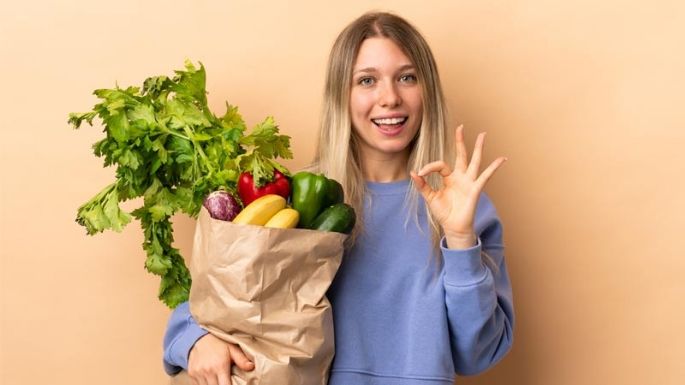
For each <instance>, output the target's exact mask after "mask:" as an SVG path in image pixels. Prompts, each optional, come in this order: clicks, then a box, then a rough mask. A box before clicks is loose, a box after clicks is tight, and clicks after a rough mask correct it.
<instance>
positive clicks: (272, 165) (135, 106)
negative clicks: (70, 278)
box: [69, 61, 292, 308]
mask: <svg viewBox="0 0 685 385" xmlns="http://www.w3.org/2000/svg"><path fill="white" fill-rule="evenodd" d="M175 72H176V75H175V76H174V77H173V78H169V77H166V76H156V77H150V78H148V79H146V80H145V82H144V83H143V87H142V89H140V88H137V87H128V88H126V89H123V88H119V87H118V86H117V87H115V88H114V89H98V90H95V91H94V94H95V95H96V96H97V97H98V98H99V99H100V100H101V101H100V103H98V104H96V105H95V106H94V107H93V110H92V111H90V112H86V113H72V114H69V123H70V124H72V125H73V126H74V128H79V127H80V126H81V124H82V123H83V122H84V121H85V122H87V123H88V124H90V125H91V126H92V125H93V119H95V118H96V117H99V118H100V119H101V120H102V123H103V125H104V132H105V138H104V139H102V140H100V141H98V142H96V143H95V144H94V145H93V150H94V153H95V155H96V156H98V157H102V158H104V166H105V167H107V166H111V165H114V166H115V167H116V173H115V177H116V180H115V181H114V182H113V183H112V184H110V185H108V186H107V187H105V188H104V189H103V190H102V191H101V192H100V193H98V194H97V195H95V196H94V197H93V198H92V199H90V200H89V201H88V202H86V203H85V204H84V205H82V206H81V207H79V209H78V213H77V217H76V222H78V223H79V224H80V225H82V226H84V227H85V228H86V230H87V233H88V234H90V235H93V234H97V233H99V232H102V231H104V230H106V229H111V230H115V231H121V230H122V229H123V228H124V227H125V226H126V225H127V224H128V223H129V222H130V221H131V219H132V217H135V218H137V219H138V220H140V224H141V227H142V229H143V233H144V241H143V245H142V246H143V249H144V250H145V252H146V254H147V259H146V261H145V268H146V269H147V270H148V271H149V272H151V273H153V274H156V275H159V276H160V277H161V283H160V288H159V294H158V295H159V299H160V300H162V301H163V302H164V303H165V304H166V305H167V306H169V307H171V308H174V307H176V306H177V305H178V304H180V303H182V302H184V301H186V300H187V299H188V293H189V290H190V285H191V279H190V274H189V273H188V269H187V267H186V266H185V264H184V260H183V257H182V256H181V254H180V252H179V250H178V249H176V248H174V247H173V246H172V244H173V241H174V238H173V228H172V223H171V220H170V219H171V216H173V215H174V214H175V213H177V212H182V213H185V214H187V215H189V216H191V217H196V216H197V214H198V213H199V211H200V208H201V207H202V202H203V200H204V198H205V197H206V196H207V195H208V194H209V193H210V192H212V191H215V190H220V189H224V190H227V191H229V192H231V193H234V194H235V188H236V181H237V179H238V175H239V174H240V173H241V172H243V171H249V172H251V173H252V175H253V176H254V178H255V183H257V184H258V185H261V184H264V183H267V182H268V181H269V180H268V178H270V177H271V176H272V175H273V174H274V169H277V170H279V171H281V172H282V173H284V174H286V175H289V173H288V170H287V169H286V168H285V167H284V166H282V165H281V164H279V163H277V162H276V161H275V158H278V157H280V158H284V159H290V158H292V152H291V151H290V137H289V136H287V135H279V131H278V126H277V125H276V123H275V121H274V119H273V118H272V117H267V118H266V119H265V120H264V121H263V122H262V123H260V124H257V125H256V126H255V127H254V128H253V129H252V131H251V132H250V134H249V135H245V130H246V126H245V122H244V121H243V118H242V116H241V115H240V114H239V113H238V109H237V107H234V106H231V105H229V104H228V103H227V104H226V113H225V114H224V115H223V116H222V117H217V116H215V115H214V114H213V113H212V112H211V111H210V110H209V107H208V106H207V97H206V90H205V84H206V75H205V69H204V66H203V65H202V64H200V67H199V68H196V67H195V66H194V65H193V64H192V63H191V62H188V61H186V63H185V70H179V71H175ZM137 197H143V204H142V206H141V207H138V208H136V209H135V210H133V211H132V212H131V213H127V212H125V211H124V210H122V209H121V208H120V206H119V203H120V202H123V201H126V200H129V199H133V198H137Z"/></svg>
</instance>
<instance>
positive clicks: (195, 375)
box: [188, 370, 207, 385]
mask: <svg viewBox="0 0 685 385" xmlns="http://www.w3.org/2000/svg"><path fill="white" fill-rule="evenodd" d="M188 377H190V379H191V380H192V381H193V385H207V379H206V378H205V373H200V372H198V371H195V370H194V371H192V373H191V372H190V371H188Z"/></svg>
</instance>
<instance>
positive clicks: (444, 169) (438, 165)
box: [418, 160, 452, 177]
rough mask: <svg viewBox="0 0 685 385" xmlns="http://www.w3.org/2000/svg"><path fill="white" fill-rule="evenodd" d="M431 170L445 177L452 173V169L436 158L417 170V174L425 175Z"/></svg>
mask: <svg viewBox="0 0 685 385" xmlns="http://www.w3.org/2000/svg"><path fill="white" fill-rule="evenodd" d="M432 172H439V173H440V175H442V176H443V177H446V176H449V175H450V174H451V173H452V170H450V167H449V166H448V165H447V163H445V162H443V161H442V160H438V161H435V162H431V163H428V164H427V165H425V166H423V167H422V168H421V170H419V173H418V175H419V176H426V175H428V174H430V173H432Z"/></svg>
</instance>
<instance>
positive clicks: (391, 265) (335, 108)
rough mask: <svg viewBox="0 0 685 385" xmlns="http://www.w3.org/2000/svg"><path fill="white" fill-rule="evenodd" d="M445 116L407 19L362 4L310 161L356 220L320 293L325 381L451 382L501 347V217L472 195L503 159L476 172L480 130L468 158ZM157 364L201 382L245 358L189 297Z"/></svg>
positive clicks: (504, 345) (245, 364)
mask: <svg viewBox="0 0 685 385" xmlns="http://www.w3.org/2000/svg"><path fill="white" fill-rule="evenodd" d="M446 122H447V116H446V108H445V105H444V99H443V95H442V89H441V86H440V79H439V77H438V72H437V67H436V64H435V60H434V58H433V55H432V53H431V51H430V48H429V47H428V44H427V43H426V42H425V40H424V39H423V38H422V37H421V35H420V34H419V33H418V32H417V31H416V29H415V28H413V27H412V26H411V25H410V24H409V23H407V22H406V21H405V20H404V19H402V18H400V17H398V16H395V15H392V14H388V13H368V14H365V15H363V16H361V17H360V18H358V19H357V20H355V21H354V22H352V23H351V24H350V25H349V26H347V28H345V29H344V30H343V31H342V33H341V34H340V35H339V36H338V38H337V40H336V42H335V44H334V46H333V49H332V51H331V55H330V59H329V63H328V72H327V78H326V88H325V98H324V111H323V119H322V124H321V131H320V135H319V146H318V155H317V158H316V160H315V162H314V164H313V166H312V168H314V169H316V170H318V171H320V172H323V173H325V174H326V175H327V176H328V177H331V178H334V179H336V180H339V181H341V182H342V184H343V186H344V189H345V193H346V197H347V201H348V203H349V204H351V205H352V206H353V207H355V209H356V211H357V213H358V214H359V215H358V216H359V217H360V219H361V220H360V221H359V223H358V225H357V226H356V228H355V230H354V231H353V234H352V240H353V246H352V247H351V248H350V249H349V250H348V252H347V253H346V255H345V257H344V258H343V263H342V265H341V267H340V270H339V271H338V274H337V275H336V278H335V281H334V282H333V284H332V285H331V288H330V289H329V291H328V297H329V299H330V301H331V304H332V306H333V314H334V325H335V347H336V351H335V354H336V355H335V359H334V361H333V365H332V368H331V374H330V379H329V383H330V384H331V385H350V384H374V385H376V384H377V385H385V384H388V385H390V384H392V385H397V384H402V385H404V384H407V385H408V384H411V385H421V384H432V385H435V384H445V385H447V384H452V383H453V381H454V375H455V373H457V374H474V373H478V372H481V371H483V370H485V369H487V368H489V367H491V366H492V365H494V364H495V363H496V362H498V361H499V360H500V359H501V358H502V357H503V356H504V355H505V354H506V353H507V352H508V351H509V349H510V347H511V344H512V338H513V334H512V330H513V329H512V328H513V317H514V314H513V301H512V292H511V285H510V282H509V277H508V273H507V269H506V264H505V261H504V257H503V245H502V225H501V223H500V221H499V218H498V217H497V213H496V211H495V208H494V206H493V204H492V202H491V201H490V200H489V199H488V197H487V196H486V195H485V194H484V193H483V192H482V190H483V187H484V185H485V183H486V182H487V181H488V179H489V178H490V177H491V176H492V175H493V173H494V172H495V171H496V170H497V169H498V168H499V167H500V166H501V165H502V164H503V162H504V161H505V160H506V158H503V157H500V158H498V159H496V160H495V161H494V162H493V163H492V164H490V165H489V166H488V167H487V168H486V169H485V170H484V171H483V172H482V173H480V174H479V172H480V171H479V169H480V160H481V153H482V148H483V141H484V134H483V133H481V134H480V135H479V136H478V138H477V139H476V144H475V148H474V152H473V156H472V158H471V159H470V161H469V159H468V154H467V150H466V146H465V144H464V141H463V130H462V128H461V127H459V128H457V129H456V133H455V132H451V129H447V123H446ZM455 139H456V140H455ZM455 147H456V156H455V155H454V149H455ZM451 164H453V165H454V169H452V168H451V167H450V166H449V165H451ZM413 170H418V172H414V171H413ZM429 233H430V234H429ZM164 362H165V368H166V370H167V372H168V373H170V374H171V373H175V372H177V371H179V370H181V369H182V368H183V369H187V370H188V373H189V375H190V376H191V377H192V378H193V379H194V380H195V381H196V382H197V383H198V384H210V385H213V384H220V385H223V384H229V383H230V380H229V373H230V365H231V364H235V365H238V366H239V367H240V368H241V369H243V370H248V371H249V370H252V369H254V364H252V363H251V362H249V360H248V359H247V358H246V357H245V355H244V354H243V352H242V351H241V350H240V348H239V347H238V346H235V345H231V344H227V343H225V342H223V341H221V340H219V339H217V338H216V337H214V336H212V335H211V334H207V332H206V331H204V330H203V329H202V328H200V327H199V326H198V325H197V324H196V323H195V322H194V320H193V319H192V317H191V316H190V313H189V311H188V306H187V304H184V305H181V306H179V307H178V308H177V309H176V310H175V311H174V313H173V314H172V317H171V319H170V321H169V328H168V330H167V334H166V336H165V355H164Z"/></svg>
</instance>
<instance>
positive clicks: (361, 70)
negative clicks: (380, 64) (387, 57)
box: [353, 64, 414, 74]
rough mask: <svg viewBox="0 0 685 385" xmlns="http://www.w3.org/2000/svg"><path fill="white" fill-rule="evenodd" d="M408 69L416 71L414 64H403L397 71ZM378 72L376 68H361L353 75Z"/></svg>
mask: <svg viewBox="0 0 685 385" xmlns="http://www.w3.org/2000/svg"><path fill="white" fill-rule="evenodd" d="M408 69H414V65H413V64H403V65H401V66H400V67H399V68H398V69H397V70H398V72H399V71H406V70H408ZM377 71H378V70H377V69H376V68H375V67H366V68H360V69H358V70H355V71H354V72H353V74H356V73H359V72H377Z"/></svg>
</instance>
